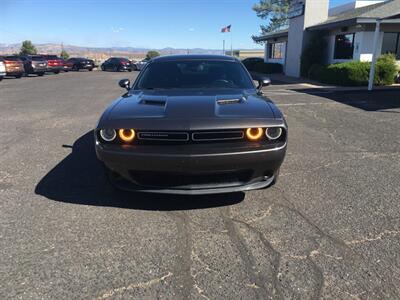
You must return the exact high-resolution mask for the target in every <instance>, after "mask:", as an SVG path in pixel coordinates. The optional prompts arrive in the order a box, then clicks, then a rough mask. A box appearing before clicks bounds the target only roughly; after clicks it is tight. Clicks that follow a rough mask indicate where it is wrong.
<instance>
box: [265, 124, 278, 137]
mask: <svg viewBox="0 0 400 300" xmlns="http://www.w3.org/2000/svg"><path fill="white" fill-rule="evenodd" d="M265 135H266V137H267V138H268V139H270V140H276V139H278V138H279V137H280V136H281V135H282V128H281V127H269V128H267V129H266V130H265Z"/></svg>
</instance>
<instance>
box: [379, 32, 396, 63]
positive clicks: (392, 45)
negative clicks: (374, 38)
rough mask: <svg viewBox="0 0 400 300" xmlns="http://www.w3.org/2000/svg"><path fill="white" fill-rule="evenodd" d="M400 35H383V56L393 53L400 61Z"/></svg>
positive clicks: (388, 33) (386, 33) (390, 33)
mask: <svg viewBox="0 0 400 300" xmlns="http://www.w3.org/2000/svg"><path fill="white" fill-rule="evenodd" d="M399 39H400V33H392V32H385V33H384V34H383V42H382V54H386V53H392V54H394V55H396V58H397V59H400V45H399V42H400V41H399Z"/></svg>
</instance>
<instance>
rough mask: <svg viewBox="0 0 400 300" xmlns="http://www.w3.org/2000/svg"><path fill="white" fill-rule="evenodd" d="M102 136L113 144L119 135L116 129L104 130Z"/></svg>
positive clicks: (101, 131) (101, 132)
mask: <svg viewBox="0 0 400 300" xmlns="http://www.w3.org/2000/svg"><path fill="white" fill-rule="evenodd" d="M100 136H101V138H102V139H103V140H105V141H106V142H111V141H113V140H114V139H115V138H116V136H117V133H116V132H115V130H114V129H102V130H100Z"/></svg>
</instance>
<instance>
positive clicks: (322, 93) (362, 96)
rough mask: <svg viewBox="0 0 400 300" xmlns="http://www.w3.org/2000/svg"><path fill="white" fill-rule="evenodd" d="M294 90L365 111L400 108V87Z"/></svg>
mask: <svg viewBox="0 0 400 300" xmlns="http://www.w3.org/2000/svg"><path fill="white" fill-rule="evenodd" d="M291 90H292V91H295V92H298V93H303V94H309V95H314V96H318V97H322V98H326V99H328V100H332V101H336V102H339V103H342V104H346V105H349V106H352V107H355V108H358V109H362V110H365V111H384V112H391V113H400V111H389V110H390V109H397V108H400V89H398V88H397V89H396V88H393V89H390V90H374V91H359V90H358V91H329V90H324V89H291Z"/></svg>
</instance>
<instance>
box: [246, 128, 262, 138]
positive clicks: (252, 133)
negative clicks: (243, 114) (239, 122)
mask: <svg viewBox="0 0 400 300" xmlns="http://www.w3.org/2000/svg"><path fill="white" fill-rule="evenodd" d="M246 136H247V138H248V139H249V140H250V141H258V140H259V139H260V138H261V137H262V136H263V129H262V128H247V129H246Z"/></svg>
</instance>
